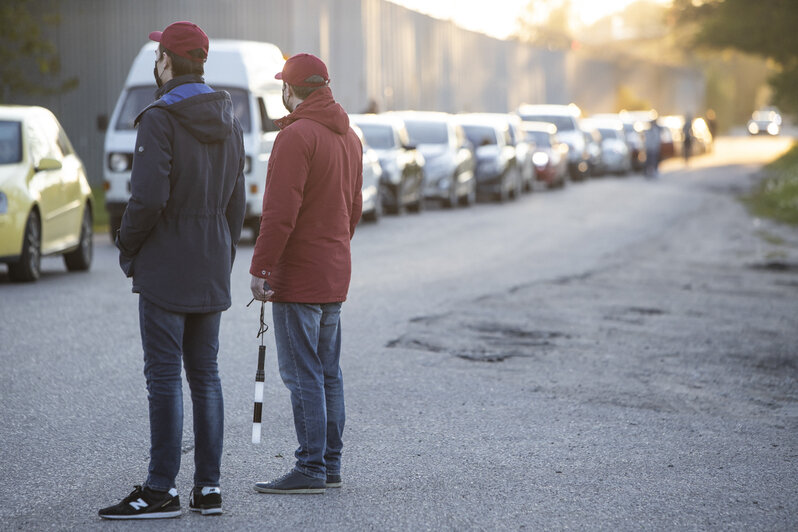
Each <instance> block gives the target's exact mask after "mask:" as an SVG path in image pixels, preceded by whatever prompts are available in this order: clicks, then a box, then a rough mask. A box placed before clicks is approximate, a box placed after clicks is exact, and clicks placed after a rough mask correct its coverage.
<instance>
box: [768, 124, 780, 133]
mask: <svg viewBox="0 0 798 532" xmlns="http://www.w3.org/2000/svg"><path fill="white" fill-rule="evenodd" d="M768 133H770V134H771V135H778V134H779V125H778V124H777V123H776V122H771V123H770V124H768Z"/></svg>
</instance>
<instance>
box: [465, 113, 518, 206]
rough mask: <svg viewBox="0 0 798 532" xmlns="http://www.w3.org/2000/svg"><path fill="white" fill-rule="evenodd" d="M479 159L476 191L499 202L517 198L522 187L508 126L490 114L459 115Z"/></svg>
mask: <svg viewBox="0 0 798 532" xmlns="http://www.w3.org/2000/svg"><path fill="white" fill-rule="evenodd" d="M457 122H458V123H459V124H460V125H461V126H463V130H464V131H465V134H466V136H467V137H468V140H469V141H470V142H471V144H472V145H473V146H474V152H475V153H476V156H477V169H476V177H477V191H478V192H479V193H480V194H482V195H490V196H493V197H494V198H496V199H498V200H499V201H500V202H504V201H507V200H508V199H509V198H517V197H518V196H520V195H521V190H522V188H523V185H522V182H521V171H520V168H519V167H518V164H517V160H516V150H515V146H514V145H513V141H512V138H511V136H510V128H509V124H508V122H507V121H506V120H499V119H497V118H496V117H495V116H493V115H490V114H478V113H475V114H462V115H457Z"/></svg>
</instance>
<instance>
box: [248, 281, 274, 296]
mask: <svg viewBox="0 0 798 532" xmlns="http://www.w3.org/2000/svg"><path fill="white" fill-rule="evenodd" d="M249 289H250V290H251V291H252V297H254V298H255V299H257V300H258V301H269V300H270V299H271V298H272V296H273V295H274V290H272V288H271V287H270V286H269V283H267V282H266V279H261V278H260V277H255V276H254V275H253V276H252V280H251V281H250V282H249Z"/></svg>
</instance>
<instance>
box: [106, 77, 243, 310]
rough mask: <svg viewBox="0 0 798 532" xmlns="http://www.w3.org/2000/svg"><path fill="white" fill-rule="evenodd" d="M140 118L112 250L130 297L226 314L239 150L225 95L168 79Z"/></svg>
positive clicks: (236, 230)
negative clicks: (117, 252) (128, 283)
mask: <svg viewBox="0 0 798 532" xmlns="http://www.w3.org/2000/svg"><path fill="white" fill-rule="evenodd" d="M156 97H157V98H158V99H157V100H156V101H155V102H153V103H152V104H150V105H149V106H148V107H147V108H145V109H144V110H143V111H142V112H141V113H140V114H139V116H138V117H137V118H136V123H138V135H137V138H136V148H135V153H134V155H133V171H132V174H131V179H130V185H131V196H130V200H129V202H128V205H127V208H126V210H125V213H124V215H123V217H122V225H121V228H120V230H119V233H118V234H117V238H116V244H117V247H118V248H119V250H120V256H119V262H120V265H121V267H122V270H123V271H124V272H125V274H126V275H127V276H128V277H133V291H134V292H137V293H140V294H141V296H142V297H145V298H147V299H148V300H150V301H151V302H153V303H155V304H157V305H158V306H160V307H163V308H165V309H167V310H170V311H173V312H186V313H205V312H219V311H222V310H225V309H227V308H228V307H230V274H231V270H232V265H233V259H234V258H235V249H236V246H237V245H238V240H239V237H240V235H241V227H242V225H243V220H244V210H245V202H246V199H245V196H244V194H245V192H244V173H243V171H244V144H243V138H242V131H241V125H240V124H239V122H238V119H237V118H236V117H235V115H234V113H233V104H232V100H231V99H230V95H229V94H228V93H227V92H225V91H218V92H217V91H214V90H213V89H211V88H210V87H208V86H207V85H205V83H204V82H203V80H202V78H201V77H199V76H194V75H188V76H180V77H177V78H174V79H172V80H170V81H169V82H167V83H166V84H165V85H164V86H163V87H161V88H160V89H159V90H158V92H157V93H156Z"/></svg>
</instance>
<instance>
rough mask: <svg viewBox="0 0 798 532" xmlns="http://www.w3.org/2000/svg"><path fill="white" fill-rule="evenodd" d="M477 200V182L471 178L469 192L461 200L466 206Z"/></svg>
mask: <svg viewBox="0 0 798 532" xmlns="http://www.w3.org/2000/svg"><path fill="white" fill-rule="evenodd" d="M476 202H477V184H476V182H475V181H474V180H471V182H470V185H469V187H468V193H467V194H466V195H465V196H464V197H463V198H462V199H461V200H460V203H461V204H462V205H465V206H466V207H470V206H472V205H474V204H475V203H476Z"/></svg>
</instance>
